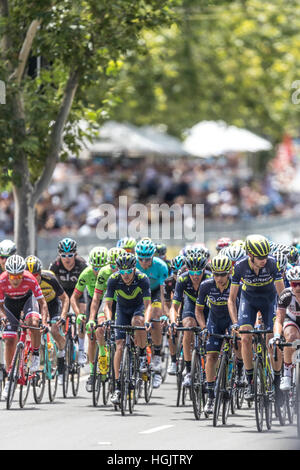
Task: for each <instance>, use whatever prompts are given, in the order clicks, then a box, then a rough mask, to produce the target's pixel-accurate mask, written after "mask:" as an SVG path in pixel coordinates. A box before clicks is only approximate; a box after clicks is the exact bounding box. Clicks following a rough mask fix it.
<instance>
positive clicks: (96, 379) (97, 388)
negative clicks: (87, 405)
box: [92, 344, 101, 406]
mask: <svg viewBox="0 0 300 470" xmlns="http://www.w3.org/2000/svg"><path fill="white" fill-rule="evenodd" d="M98 359H99V345H98V344H97V347H96V353H95V358H94V368H93V375H92V380H93V382H92V398H93V406H98V403H99V397H100V392H101V374H100V372H99V370H98Z"/></svg>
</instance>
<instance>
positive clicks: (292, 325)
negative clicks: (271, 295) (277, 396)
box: [280, 318, 300, 390]
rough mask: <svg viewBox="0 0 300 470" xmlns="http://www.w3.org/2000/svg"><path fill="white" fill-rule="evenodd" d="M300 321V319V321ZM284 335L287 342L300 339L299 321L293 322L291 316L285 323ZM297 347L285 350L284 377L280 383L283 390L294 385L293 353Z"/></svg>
mask: <svg viewBox="0 0 300 470" xmlns="http://www.w3.org/2000/svg"><path fill="white" fill-rule="evenodd" d="M299 323H300V321H299ZM283 335H284V338H285V340H286V342H287V343H292V342H293V341H295V340H297V339H300V326H299V324H298V322H293V321H292V320H290V319H289V318H286V320H285V321H284V323H283ZM294 352H295V349H294V348H292V347H286V348H284V352H283V378H282V382H281V384H280V388H281V390H290V388H291V386H292V369H293V354H294Z"/></svg>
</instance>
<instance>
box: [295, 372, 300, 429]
mask: <svg viewBox="0 0 300 470" xmlns="http://www.w3.org/2000/svg"><path fill="white" fill-rule="evenodd" d="M295 386H296V400H295V412H296V419H297V421H296V423H297V436H298V437H300V364H299V363H297V364H296V367H295Z"/></svg>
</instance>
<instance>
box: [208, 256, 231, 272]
mask: <svg viewBox="0 0 300 470" xmlns="http://www.w3.org/2000/svg"><path fill="white" fill-rule="evenodd" d="M210 265H211V270H212V272H213V273H229V272H230V269H231V267H232V261H231V259H229V258H228V256H226V255H217V256H215V257H214V258H213V259H212V260H211V264H210Z"/></svg>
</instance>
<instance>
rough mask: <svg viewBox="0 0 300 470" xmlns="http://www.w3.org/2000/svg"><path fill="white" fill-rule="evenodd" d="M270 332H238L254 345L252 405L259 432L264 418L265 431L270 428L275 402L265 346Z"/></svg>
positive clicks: (271, 374)
mask: <svg viewBox="0 0 300 470" xmlns="http://www.w3.org/2000/svg"><path fill="white" fill-rule="evenodd" d="M272 333H273V331H272V330H259V329H253V330H249V331H246V330H240V331H239V334H250V335H253V345H254V370H253V384H254V405H255V419H256V427H257V430H258V431H259V432H262V430H263V423H264V416H265V422H266V426H267V429H268V430H270V429H271V427H272V414H273V404H274V402H275V390H274V383H273V370H272V366H271V361H270V356H269V353H268V349H267V346H266V336H267V334H272Z"/></svg>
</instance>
